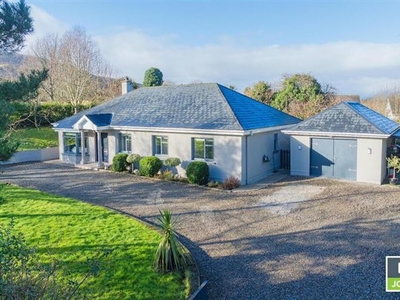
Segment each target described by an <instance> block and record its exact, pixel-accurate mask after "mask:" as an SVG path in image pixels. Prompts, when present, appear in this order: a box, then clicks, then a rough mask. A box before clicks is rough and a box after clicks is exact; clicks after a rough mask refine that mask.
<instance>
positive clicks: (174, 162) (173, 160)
mask: <svg viewBox="0 0 400 300" xmlns="http://www.w3.org/2000/svg"><path fill="white" fill-rule="evenodd" d="M180 164H181V160H180V159H179V158H178V157H169V158H167V159H166V160H164V165H165V166H167V167H171V168H173V167H176V166H179V165H180Z"/></svg>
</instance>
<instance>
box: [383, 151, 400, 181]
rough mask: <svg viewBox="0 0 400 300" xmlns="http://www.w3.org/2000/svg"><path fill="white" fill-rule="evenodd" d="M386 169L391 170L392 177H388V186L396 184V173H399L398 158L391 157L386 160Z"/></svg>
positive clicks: (399, 161) (399, 162) (399, 159)
mask: <svg viewBox="0 0 400 300" xmlns="http://www.w3.org/2000/svg"><path fill="white" fill-rule="evenodd" d="M386 161H387V164H388V168H389V169H393V177H389V183H390V184H397V181H398V178H396V173H399V172H400V158H399V157H398V156H394V155H391V156H390V157H387V158H386Z"/></svg>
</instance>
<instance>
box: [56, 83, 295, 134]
mask: <svg viewBox="0 0 400 300" xmlns="http://www.w3.org/2000/svg"><path fill="white" fill-rule="evenodd" d="M104 114H108V115H112V118H111V122H110V126H131V127H149V128H151V127H161V128H182V129H205V130H206V129H212V130H252V129H261V128H268V127H275V126H283V125H291V124H296V123H298V122H299V121H300V120H299V119H297V118H295V117H293V116H290V115H288V114H286V113H284V112H281V111H279V110H276V109H274V108H272V107H270V106H268V105H265V104H263V103H260V102H258V101H256V100H254V99H251V98H249V97H247V96H245V95H243V94H241V93H238V92H236V91H233V90H231V89H228V88H226V87H224V86H222V85H219V84H217V83H201V84H189V85H176V86H161V87H142V88H139V89H136V90H134V91H132V92H129V93H127V94H124V95H122V96H120V97H118V98H115V99H113V100H110V101H107V102H105V103H103V104H100V105H98V106H95V107H93V108H91V109H88V110H86V111H83V112H80V113H78V114H76V115H74V116H72V117H69V118H66V119H64V120H61V121H59V122H56V124H55V125H54V127H55V128H65V129H68V128H72V127H73V125H74V124H75V123H76V122H77V121H78V120H79V119H80V118H81V117H82V116H83V115H86V116H94V115H98V116H99V115H104ZM100 118H101V117H100ZM102 121H103V119H102Z"/></svg>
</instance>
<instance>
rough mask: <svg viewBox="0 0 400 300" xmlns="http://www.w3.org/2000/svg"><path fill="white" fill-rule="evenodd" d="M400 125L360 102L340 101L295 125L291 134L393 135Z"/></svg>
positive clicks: (288, 131) (286, 131) (290, 131)
mask: <svg viewBox="0 0 400 300" xmlns="http://www.w3.org/2000/svg"><path fill="white" fill-rule="evenodd" d="M399 128H400V125H399V124H398V123H396V122H394V121H392V120H390V119H388V118H386V117H385V116H383V115H381V114H379V113H377V112H376V111H374V110H372V109H370V108H368V107H366V106H364V105H362V104H361V103H358V102H342V103H339V104H337V105H335V106H333V107H331V108H329V109H327V110H325V111H323V112H321V113H319V114H317V115H315V116H313V117H311V118H309V119H307V120H305V121H303V122H300V123H298V124H296V125H294V126H293V127H290V128H289V129H287V130H285V131H284V132H285V133H289V134H296V133H299V134H306V133H310V134H312V133H332V134H333V133H334V134H338V135H354V136H356V135H358V134H361V135H379V136H382V135H384V136H391V135H392V134H394V133H395V132H396V131H398V130H399Z"/></svg>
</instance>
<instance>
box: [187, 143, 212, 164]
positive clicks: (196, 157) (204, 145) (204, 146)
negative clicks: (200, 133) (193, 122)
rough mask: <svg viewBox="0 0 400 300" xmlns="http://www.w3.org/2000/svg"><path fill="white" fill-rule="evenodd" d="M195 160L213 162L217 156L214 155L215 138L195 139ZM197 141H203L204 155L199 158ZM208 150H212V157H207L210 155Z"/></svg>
mask: <svg viewBox="0 0 400 300" xmlns="http://www.w3.org/2000/svg"><path fill="white" fill-rule="evenodd" d="M192 140H193V159H194V160H204V161H213V160H214V157H215V154H214V139H213V138H193V139H192ZM196 141H202V142H203V149H202V152H203V155H202V156H198V155H197V151H196ZM207 148H211V149H212V150H211V153H212V157H207V153H210V152H208V151H207Z"/></svg>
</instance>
